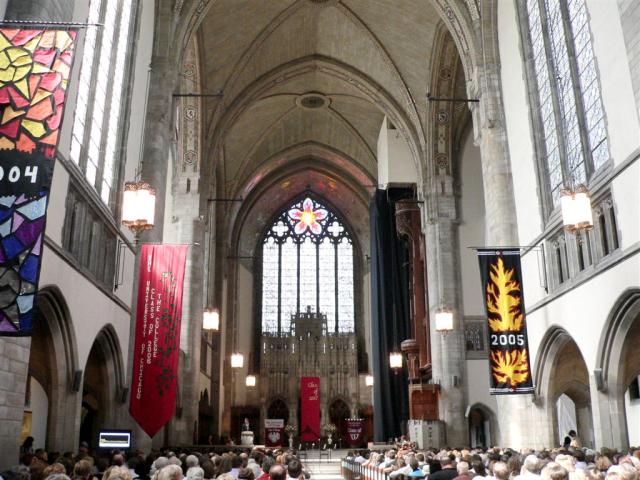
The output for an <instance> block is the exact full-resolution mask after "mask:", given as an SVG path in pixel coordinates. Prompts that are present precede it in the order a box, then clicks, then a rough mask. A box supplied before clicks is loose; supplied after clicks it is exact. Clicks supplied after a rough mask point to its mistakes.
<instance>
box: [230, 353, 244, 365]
mask: <svg viewBox="0 0 640 480" xmlns="http://www.w3.org/2000/svg"><path fill="white" fill-rule="evenodd" d="M243 366H244V355H242V354H241V353H234V354H232V355H231V368H242V367H243Z"/></svg>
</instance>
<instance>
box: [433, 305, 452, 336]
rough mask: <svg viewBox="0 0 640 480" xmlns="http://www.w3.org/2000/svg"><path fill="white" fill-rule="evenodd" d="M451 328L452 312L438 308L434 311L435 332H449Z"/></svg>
mask: <svg viewBox="0 0 640 480" xmlns="http://www.w3.org/2000/svg"><path fill="white" fill-rule="evenodd" d="M451 330H453V312H452V311H450V310H438V311H437V312H436V332H450V331H451Z"/></svg>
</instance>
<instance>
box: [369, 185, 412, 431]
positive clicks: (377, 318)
mask: <svg viewBox="0 0 640 480" xmlns="http://www.w3.org/2000/svg"><path fill="white" fill-rule="evenodd" d="M411 197H413V190H409V189H404V188H402V189H398V188H396V189H389V190H376V193H375V195H374V197H373V198H372V199H371V203H370V205H369V222H370V226H371V343H372V350H373V351H372V353H373V355H372V356H373V359H372V360H373V362H372V363H373V376H374V384H373V402H374V405H373V407H374V414H373V418H374V437H375V441H377V442H384V441H387V440H389V439H390V438H395V437H399V436H400V435H402V433H403V432H404V431H405V430H406V421H407V420H408V418H409V398H408V395H409V393H408V386H407V376H408V375H407V370H406V362H403V369H402V370H401V371H399V372H397V373H396V372H394V371H392V369H391V368H390V367H389V353H390V352H392V351H394V350H395V351H400V343H401V342H402V341H403V340H405V339H407V338H410V335H411V333H410V319H409V254H408V249H407V246H406V244H405V243H404V242H403V241H402V240H401V239H400V238H399V237H398V235H397V233H396V218H395V202H396V201H397V200H400V199H405V198H411Z"/></svg>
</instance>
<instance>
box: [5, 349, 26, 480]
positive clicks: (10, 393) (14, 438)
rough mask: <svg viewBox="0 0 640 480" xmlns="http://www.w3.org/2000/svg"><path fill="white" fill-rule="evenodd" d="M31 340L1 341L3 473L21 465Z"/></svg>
mask: <svg viewBox="0 0 640 480" xmlns="http://www.w3.org/2000/svg"><path fill="white" fill-rule="evenodd" d="M30 344H31V339H30V338H18V337H15V338H14V337H2V338H0V418H1V419H2V421H0V471H2V470H5V469H6V468H9V467H11V466H13V465H16V464H17V463H18V456H19V447H20V445H19V443H18V439H19V438H20V432H21V430H22V413H23V411H24V397H25V389H26V385H27V373H28V370H29V347H30Z"/></svg>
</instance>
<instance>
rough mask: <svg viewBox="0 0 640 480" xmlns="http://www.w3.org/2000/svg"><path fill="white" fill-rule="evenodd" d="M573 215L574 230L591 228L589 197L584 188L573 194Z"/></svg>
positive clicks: (591, 214)
mask: <svg viewBox="0 0 640 480" xmlns="http://www.w3.org/2000/svg"><path fill="white" fill-rule="evenodd" d="M573 214H574V221H575V226H576V228H579V229H589V228H592V227H593V210H591V197H590V196H589V192H588V191H587V189H586V188H582V189H578V190H577V191H576V193H575V194H574V196H573Z"/></svg>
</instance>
